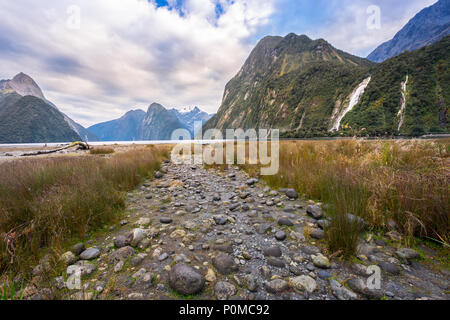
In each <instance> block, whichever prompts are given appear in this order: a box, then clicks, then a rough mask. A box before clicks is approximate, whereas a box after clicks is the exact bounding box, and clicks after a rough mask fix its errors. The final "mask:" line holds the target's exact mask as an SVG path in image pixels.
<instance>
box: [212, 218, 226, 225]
mask: <svg viewBox="0 0 450 320" xmlns="http://www.w3.org/2000/svg"><path fill="white" fill-rule="evenodd" d="M214 221H215V222H216V224H217V225H219V226H223V225H225V224H227V219H226V218H225V217H222V216H215V217H214Z"/></svg>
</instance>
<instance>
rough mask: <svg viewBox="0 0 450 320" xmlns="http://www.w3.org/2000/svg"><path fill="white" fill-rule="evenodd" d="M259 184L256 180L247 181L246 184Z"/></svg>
mask: <svg viewBox="0 0 450 320" xmlns="http://www.w3.org/2000/svg"><path fill="white" fill-rule="evenodd" d="M258 182H259V180H258V179H253V178H252V179H248V180H247V184H248V185H249V186H253V185H254V184H256V183H258Z"/></svg>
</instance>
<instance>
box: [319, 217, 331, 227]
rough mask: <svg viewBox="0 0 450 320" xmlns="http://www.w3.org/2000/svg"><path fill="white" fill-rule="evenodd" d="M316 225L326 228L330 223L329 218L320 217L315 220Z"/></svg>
mask: <svg viewBox="0 0 450 320" xmlns="http://www.w3.org/2000/svg"><path fill="white" fill-rule="evenodd" d="M317 225H318V226H319V227H320V228H322V229H326V228H328V227H329V226H330V225H331V222H330V221H329V220H325V219H322V220H319V221H317Z"/></svg>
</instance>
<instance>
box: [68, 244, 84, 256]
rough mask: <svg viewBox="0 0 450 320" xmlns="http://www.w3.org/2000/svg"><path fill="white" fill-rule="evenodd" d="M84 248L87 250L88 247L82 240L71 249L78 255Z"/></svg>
mask: <svg viewBox="0 0 450 320" xmlns="http://www.w3.org/2000/svg"><path fill="white" fill-rule="evenodd" d="M84 250H86V248H85V247H84V243H81V242H80V243H77V244H75V245H73V246H72V249H71V251H72V252H73V253H74V254H75V255H77V256H78V255H80V253H82V252H83V251H84Z"/></svg>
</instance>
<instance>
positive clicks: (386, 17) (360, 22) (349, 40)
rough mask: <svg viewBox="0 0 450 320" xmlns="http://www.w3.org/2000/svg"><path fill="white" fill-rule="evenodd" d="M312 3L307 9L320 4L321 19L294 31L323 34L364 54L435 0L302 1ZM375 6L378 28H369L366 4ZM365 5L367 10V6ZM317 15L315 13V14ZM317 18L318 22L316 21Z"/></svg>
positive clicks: (320, 36) (316, 9)
mask: <svg viewBox="0 0 450 320" xmlns="http://www.w3.org/2000/svg"><path fill="white" fill-rule="evenodd" d="M301 2H309V5H310V6H311V3H315V5H313V7H311V8H310V10H314V11H319V10H320V9H319V7H323V8H324V9H323V10H324V13H323V14H322V15H321V17H320V18H321V19H319V18H318V19H316V21H312V22H311V23H310V24H308V25H300V27H299V29H300V30H297V31H298V32H301V33H306V34H308V35H309V36H310V37H312V38H324V39H325V40H327V41H329V42H330V43H331V44H333V45H334V46H335V47H337V48H338V49H341V50H344V51H347V52H349V53H352V54H355V55H359V56H362V57H366V56H367V55H368V54H369V53H370V52H372V51H373V49H375V48H376V47H378V46H379V45H380V44H381V43H383V42H385V41H388V40H390V39H392V38H393V37H394V35H395V34H396V33H397V32H398V31H399V30H400V29H401V28H402V27H403V26H404V25H405V24H406V23H407V22H408V21H409V20H410V19H411V18H412V17H414V15H415V14H417V13H418V12H419V11H420V10H422V9H423V8H425V7H427V6H430V5H432V4H434V3H436V2H437V0H408V1H404V0H394V1H393V0H358V1H353V0H327V1H326V2H324V1H323V0H317V1H314V2H312V1H304V0H302V1H301ZM373 6H376V7H378V8H379V13H380V16H379V17H380V25H379V28H369V27H368V25H367V22H368V20H369V19H370V18H371V17H372V16H373V11H371V10H370V9H369V8H370V7H373ZM368 9H369V10H368ZM316 18H317V17H316ZM318 21H320V23H319V24H317V22H318ZM314 22H316V23H314Z"/></svg>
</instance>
